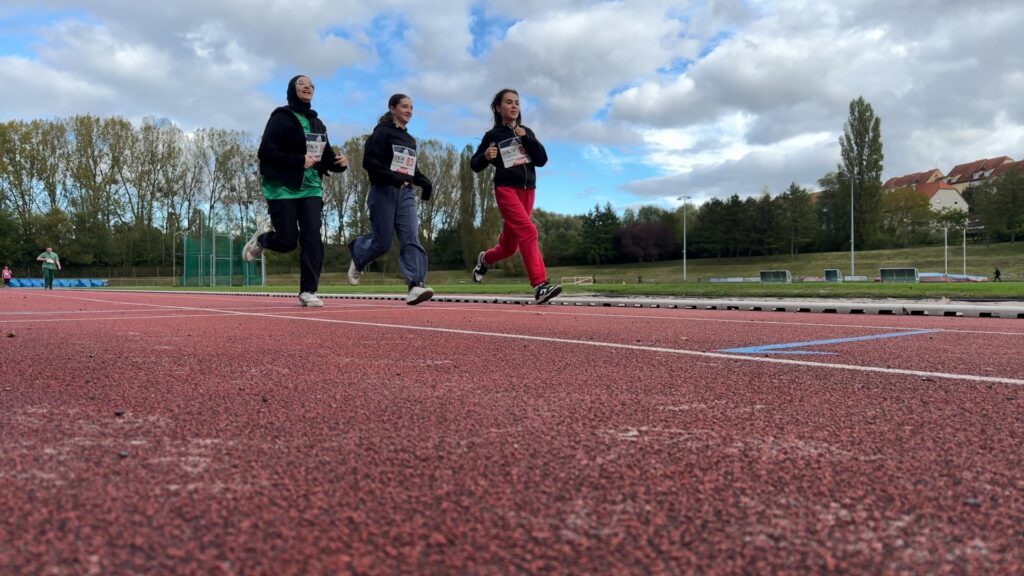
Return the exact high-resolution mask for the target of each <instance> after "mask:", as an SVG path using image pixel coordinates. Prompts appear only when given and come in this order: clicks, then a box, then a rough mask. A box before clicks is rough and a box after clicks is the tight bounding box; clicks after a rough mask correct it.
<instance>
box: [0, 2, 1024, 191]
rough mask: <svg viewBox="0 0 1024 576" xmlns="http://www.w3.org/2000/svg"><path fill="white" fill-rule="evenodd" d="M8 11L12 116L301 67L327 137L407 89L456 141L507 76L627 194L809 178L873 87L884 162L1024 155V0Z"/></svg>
mask: <svg viewBox="0 0 1024 576" xmlns="http://www.w3.org/2000/svg"><path fill="white" fill-rule="evenodd" d="M3 14H4V18H5V20H0V32H5V31H13V32H14V34H11V35H9V37H12V38H13V37H16V38H18V39H19V40H18V41H19V42H22V40H21V39H23V38H26V37H31V38H32V41H31V42H27V41H26V42H22V43H21V44H19V45H18V46H17V47H16V49H11V48H7V50H6V52H0V83H3V85H5V86H31V87H32V89H30V90H20V89H19V90H4V91H3V92H0V120H6V119H10V118H34V117H51V116H55V115H72V114H78V113H92V114H99V115H121V116H126V117H128V118H132V119H138V118H141V117H143V116H145V115H157V116H167V117H169V118H171V119H172V120H174V121H175V122H177V123H178V124H179V125H181V126H182V127H183V128H185V129H186V130H189V129H193V128H196V127H205V126H215V127H222V128H241V129H248V130H254V127H256V129H258V128H259V127H262V125H263V123H264V122H265V120H266V115H267V113H268V112H269V110H270V109H271V108H272V107H273V106H275V105H278V104H279V103H280V102H281V101H282V100H283V93H284V82H285V81H286V80H287V78H288V77H290V76H291V75H293V74H294V73H297V72H301V73H305V74H309V75H310V76H312V77H314V79H315V80H316V82H317V84H318V92H319V93H318V96H317V100H316V101H315V106H316V107H317V109H318V111H320V112H321V115H322V116H323V117H324V118H325V120H326V121H328V123H330V124H331V125H332V126H337V127H338V130H339V131H340V132H342V133H340V134H334V133H332V140H339V141H340V140H341V139H344V138H345V137H348V136H351V135H356V134H358V133H360V132H361V131H363V130H365V129H367V128H368V126H370V125H372V122H373V120H374V119H375V118H376V116H377V115H378V114H379V113H380V112H382V111H383V104H384V102H385V101H386V99H387V97H388V95H390V94H391V93H392V92H405V93H408V94H410V95H412V96H413V98H414V100H415V102H416V110H417V116H416V120H415V122H416V124H415V125H414V130H415V131H416V133H417V135H419V136H421V137H431V138H440V139H444V140H447V141H450V142H453V143H455V144H456V145H457V146H458V147H460V148H461V147H462V146H463V145H465V144H473V145H475V144H476V140H477V139H478V138H479V135H480V134H482V133H483V131H484V130H485V129H486V128H487V127H488V126H489V125H490V122H491V119H490V113H489V110H488V108H487V105H488V103H489V102H490V99H491V97H492V96H493V95H494V93H495V92H496V91H497V90H498V89H499V88H502V87H506V86H508V87H513V88H517V89H518V90H519V91H520V96H521V100H522V102H523V106H524V118H525V121H526V123H527V124H528V125H529V126H530V127H531V128H533V129H534V130H535V131H537V134H538V135H539V136H540V137H541V138H542V140H543V141H545V143H559V144H561V145H564V146H566V147H567V148H568V147H574V148H573V149H574V150H575V154H576V156H577V158H580V159H583V160H584V161H587V160H589V161H590V162H597V163H598V164H600V165H602V166H605V167H609V168H612V169H617V168H618V167H624V169H623V170H622V172H620V173H619V174H620V175H621V176H622V177H624V178H625V177H632V176H633V175H634V174H636V173H637V170H638V167H639V168H642V169H644V170H646V177H642V178H641V179H639V180H637V181H636V182H633V183H626V184H624V185H622V186H621V187H620V189H619V190H614V189H612V188H613V185H612V184H610V183H609V184H608V186H609V189H606V190H595V191H593V193H594V194H604V195H608V196H609V197H612V199H613V200H614V201H616V202H617V203H619V204H623V205H625V204H628V203H630V202H632V201H633V200H635V199H637V198H640V199H647V198H665V197H669V196H672V194H666V193H665V191H664V189H665V188H666V187H670V188H671V187H688V188H690V189H692V190H696V191H698V192H697V194H699V195H700V196H701V197H704V198H708V197H711V196H713V195H730V194H733V193H738V194H740V195H741V196H743V195H751V194H757V193H759V192H760V190H761V189H762V188H763V187H764V186H768V187H769V188H771V189H772V190H774V191H779V190H782V189H784V188H785V187H786V186H788V184H789V183H790V182H792V181H796V182H797V183H799V184H803V185H814V182H815V181H816V180H817V179H818V178H820V177H821V176H822V175H824V173H825V172H827V171H829V170H831V169H833V168H834V166H835V165H836V163H838V161H839V153H838V147H837V145H836V141H837V139H838V137H839V135H840V134H841V132H842V128H843V124H844V122H845V121H846V119H847V114H848V105H849V102H850V101H851V100H853V99H855V98H857V97H859V96H863V97H864V98H865V99H866V100H867V101H868V102H869V103H871V105H872V106H873V108H874V110H875V113H876V114H877V115H878V116H879V117H880V118H881V119H882V138H883V145H884V151H885V175H886V176H887V177H888V176H895V175H901V174H905V173H909V172H916V171H920V170H923V169H928V168H931V167H934V166H935V165H936V164H938V167H939V168H940V169H943V170H948V169H950V168H951V167H952V166H953V165H954V164H958V163H962V162H967V161H970V160H974V159H976V158H981V157H986V156H987V157H991V156H998V155H1003V154H1006V155H1010V156H1012V157H1014V158H1017V159H1019V158H1021V157H1022V156H1024V134H1022V133H1024V99H1021V98H1020V94H1021V93H1022V90H1024V73H1022V72H1021V71H1022V70H1024V62H1022V60H1024V56H1022V55H1024V35H1021V34H1018V31H1019V30H1021V29H1024V4H1020V3H1012V2H1006V1H1005V0H975V1H973V2H972V3H971V7H970V9H969V10H966V9H964V8H963V7H962V6H960V5H958V4H957V3H955V2H948V1H947V0H921V1H920V2H913V3H911V2H891V1H888V0H850V1H848V2H842V3H838V2H820V1H811V0H710V1H708V0H701V1H697V0H693V1H685V0H684V1H680V0H619V1H609V0H560V1H559V0H555V1H552V0H521V1H519V2H516V3H515V4H503V3H480V2H477V1H475V0H435V1H434V2H430V3H425V2H414V1H412V0H379V1H376V2H371V3H368V2H363V1H361V0H330V1H328V0H301V1H299V0H297V1H295V2H280V1H274V0H253V1H252V2H245V3H242V2H208V1H204V2H200V1H199V0H181V1H179V2H173V3H155V4H154V3H148V2H145V3H140V2H136V3H124V2H121V1H120V0H91V1H90V2H88V3H83V4H78V3H75V2H71V1H66V0H63V1H62V0H35V1H33V2H28V1H25V0H12V1H11V2H7V3H5V5H4V8H3ZM5 22H9V24H6V25H5ZM5 26H6V27H5ZM0 46H3V44H0ZM320 87H324V88H326V89H325V90H323V91H321V90H319V88H320ZM585 163H586V162H581V164H585ZM627 174H628V176H626V175H627ZM616 182H619V181H618V180H616ZM623 191H624V192H623ZM615 194H631V195H635V196H636V198H618V199H616V198H614V195H615ZM676 195H678V194H676ZM673 197H674V196H673Z"/></svg>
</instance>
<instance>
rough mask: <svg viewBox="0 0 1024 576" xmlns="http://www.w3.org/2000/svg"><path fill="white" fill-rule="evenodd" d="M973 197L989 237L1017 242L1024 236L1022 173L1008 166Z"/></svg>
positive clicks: (1023, 185) (1023, 182)
mask: <svg viewBox="0 0 1024 576" xmlns="http://www.w3.org/2000/svg"><path fill="white" fill-rule="evenodd" d="M974 197H975V198H977V199H978V200H979V202H978V204H980V206H979V207H978V209H979V212H980V213H981V215H982V219H983V220H984V222H985V229H986V232H987V233H988V235H989V238H990V239H995V240H999V239H1007V240H1009V241H1010V242H1016V241H1017V238H1019V237H1021V236H1024V173H1022V172H1021V171H1020V170H1018V169H1016V168H1011V169H1009V170H1007V171H1006V173H1004V174H1003V175H1002V176H1001V177H999V179H998V180H997V181H995V182H994V183H992V185H991V186H989V187H986V188H982V189H981V190H977V191H976V192H975V194H974Z"/></svg>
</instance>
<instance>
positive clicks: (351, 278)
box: [348, 260, 363, 286]
mask: <svg viewBox="0 0 1024 576" xmlns="http://www.w3.org/2000/svg"><path fill="white" fill-rule="evenodd" d="M362 275H363V271H362V270H360V269H359V268H356V261H355V260H353V261H352V262H351V263H349V265H348V283H349V284H351V285H353V286H355V285H356V284H359V278H360V277H361V276H362Z"/></svg>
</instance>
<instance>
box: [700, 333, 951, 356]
mask: <svg viewBox="0 0 1024 576" xmlns="http://www.w3.org/2000/svg"><path fill="white" fill-rule="evenodd" d="M936 332H939V330H915V331H912V332H888V333H886V334H870V335H868V336H850V337H846V338H832V339H829V340H809V341H805V342H787V343H784V344H764V345H761V346H746V347H741V348H724V349H722V350H719V352H726V353H732V354H835V352H819V351H817V350H794V348H808V347H811V346H830V345H832V344H846V343H847V342H865V341H868V340H884V339H886V338H900V337H902V336H920V335H921V334H934V333H936Z"/></svg>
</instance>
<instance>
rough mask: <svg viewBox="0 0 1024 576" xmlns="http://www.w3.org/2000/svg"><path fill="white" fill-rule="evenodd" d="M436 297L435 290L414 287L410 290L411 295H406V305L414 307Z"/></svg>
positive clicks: (421, 286)
mask: <svg viewBox="0 0 1024 576" xmlns="http://www.w3.org/2000/svg"><path fill="white" fill-rule="evenodd" d="M433 297H434V289H433V288H428V287H426V286H423V285H420V286H413V287H412V288H409V293H408V294H406V295H405V303H406V304H408V305H410V306H413V305H415V304H419V303H420V302H426V301H427V300H430V299H431V298H433Z"/></svg>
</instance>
